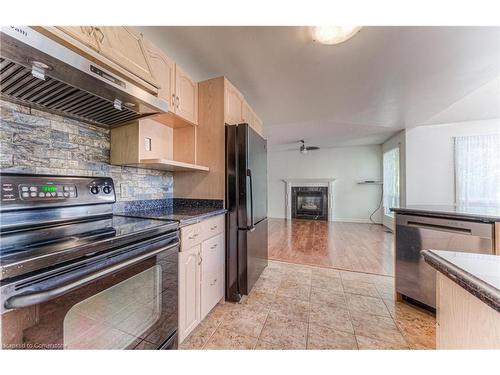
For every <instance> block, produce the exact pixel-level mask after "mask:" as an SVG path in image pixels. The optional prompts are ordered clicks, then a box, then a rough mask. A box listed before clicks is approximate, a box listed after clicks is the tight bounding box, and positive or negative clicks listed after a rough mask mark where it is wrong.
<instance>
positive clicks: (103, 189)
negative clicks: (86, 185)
mask: <svg viewBox="0 0 500 375" xmlns="http://www.w3.org/2000/svg"><path fill="white" fill-rule="evenodd" d="M102 191H103V192H104V194H109V193H111V186H104V187H103V188H102Z"/></svg>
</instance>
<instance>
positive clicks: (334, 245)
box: [269, 218, 394, 276]
mask: <svg viewBox="0 0 500 375" xmlns="http://www.w3.org/2000/svg"><path fill="white" fill-rule="evenodd" d="M269 259H272V260H278V261H284V262H290V263H297V264H307V265H313V266H322V267H331V268H338V269H345V270H349V271H357V272H368V273H374V274H378V275H387V276H394V235H393V234H392V233H388V232H385V231H384V229H383V227H382V226H380V225H372V224H358V223H341V222H327V221H315V220H298V219H293V220H286V219H275V218H270V219H269Z"/></svg>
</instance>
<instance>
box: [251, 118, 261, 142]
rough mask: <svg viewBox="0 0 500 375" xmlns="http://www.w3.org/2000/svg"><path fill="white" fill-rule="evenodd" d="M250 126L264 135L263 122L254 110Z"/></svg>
mask: <svg viewBox="0 0 500 375" xmlns="http://www.w3.org/2000/svg"><path fill="white" fill-rule="evenodd" d="M251 126H252V128H253V130H255V131H256V132H257V133H259V134H260V135H261V136H262V137H263V136H264V124H263V123H262V120H261V119H260V117H259V116H257V114H256V113H255V112H253V121H252V125H251Z"/></svg>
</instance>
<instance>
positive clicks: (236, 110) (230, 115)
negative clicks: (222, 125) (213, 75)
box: [224, 80, 243, 125]
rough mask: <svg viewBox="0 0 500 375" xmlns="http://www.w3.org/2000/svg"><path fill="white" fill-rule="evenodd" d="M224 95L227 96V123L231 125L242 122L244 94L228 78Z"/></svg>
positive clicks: (225, 116)
mask: <svg viewBox="0 0 500 375" xmlns="http://www.w3.org/2000/svg"><path fill="white" fill-rule="evenodd" d="M224 96H225V103H224V106H225V114H224V118H225V121H226V123H227V124H229V125H237V124H240V123H241V122H242V121H243V118H242V106H243V96H242V95H241V93H240V92H239V91H238V90H237V89H236V88H235V87H234V86H233V85H232V84H231V82H229V81H228V80H226V84H225V93H224Z"/></svg>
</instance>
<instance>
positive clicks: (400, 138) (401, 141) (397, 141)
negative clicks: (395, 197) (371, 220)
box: [382, 130, 406, 230]
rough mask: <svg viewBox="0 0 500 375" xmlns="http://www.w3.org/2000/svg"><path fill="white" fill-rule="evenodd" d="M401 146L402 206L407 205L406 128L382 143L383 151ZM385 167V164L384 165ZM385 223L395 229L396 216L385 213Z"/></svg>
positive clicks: (400, 194)
mask: <svg viewBox="0 0 500 375" xmlns="http://www.w3.org/2000/svg"><path fill="white" fill-rule="evenodd" d="M396 147H399V188H400V191H399V197H400V202H399V204H400V205H401V206H404V205H406V130H402V131H400V132H399V133H398V134H396V135H394V136H392V137H391V138H389V139H388V140H387V141H385V142H384V143H383V144H382V152H383V153H384V152H386V151H389V150H391V149H393V148H396ZM382 168H383V165H382ZM382 220H383V223H384V225H385V226H386V227H388V228H390V229H392V230H394V218H393V217H391V216H387V215H385V214H383V218H382Z"/></svg>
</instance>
